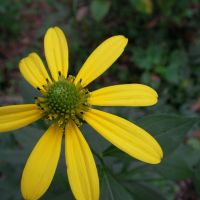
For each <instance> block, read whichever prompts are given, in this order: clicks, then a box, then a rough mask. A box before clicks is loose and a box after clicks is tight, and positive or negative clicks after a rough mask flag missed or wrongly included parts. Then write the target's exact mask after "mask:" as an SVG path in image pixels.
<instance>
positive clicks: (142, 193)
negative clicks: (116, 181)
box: [125, 181, 166, 200]
mask: <svg viewBox="0 0 200 200" xmlns="http://www.w3.org/2000/svg"><path fill="white" fill-rule="evenodd" d="M125 185H126V188H127V189H128V191H129V192H131V193H132V194H133V196H134V198H135V199H136V200H147V199H148V200H157V199H159V200H166V198H165V197H164V195H163V194H162V193H161V192H160V191H159V190H158V189H156V188H154V187H153V186H149V185H147V184H145V183H139V182H137V183H136V182H133V181H130V182H126V183H125Z"/></svg>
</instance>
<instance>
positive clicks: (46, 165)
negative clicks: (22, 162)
mask: <svg viewBox="0 0 200 200" xmlns="http://www.w3.org/2000/svg"><path fill="white" fill-rule="evenodd" d="M62 135H63V130H62V129H60V128H59V127H58V126H57V125H52V126H51V127H49V129H48V130H47V131H46V132H45V133H44V135H43V136H42V137H41V138H40V140H39V141H38V143H37V144H36V146H35V147H34V149H33V151H32V152H31V154H30V156H29V158H28V160H27V163H26V166H25V168H24V171H23V174H22V180H21V191H22V195H23V197H24V199H28V200H36V199H39V198H40V197H41V196H42V195H43V194H44V193H45V192H46V190H47V189H48V188H49V185H50V184H51V181H52V179H53V176H54V174H55V171H56V167H57V164H58V160H59V156H60V151H61V142H62Z"/></svg>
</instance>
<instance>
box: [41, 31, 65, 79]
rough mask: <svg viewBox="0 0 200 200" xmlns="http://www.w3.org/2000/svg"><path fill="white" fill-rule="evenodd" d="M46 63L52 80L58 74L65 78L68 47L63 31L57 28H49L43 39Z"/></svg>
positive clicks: (56, 77)
mask: <svg viewBox="0 0 200 200" xmlns="http://www.w3.org/2000/svg"><path fill="white" fill-rule="evenodd" d="M44 50H45V56H46V59H47V63H48V66H49V69H50V72H51V75H52V77H53V79H54V80H56V81H57V80H58V77H59V72H60V73H61V74H62V75H63V76H64V77H66V76H67V72H68V45H67V40H66V38H65V35H64V33H63V31H62V30H61V29H60V28H58V27H52V28H49V29H48V30H47V32H46V35H45V38H44Z"/></svg>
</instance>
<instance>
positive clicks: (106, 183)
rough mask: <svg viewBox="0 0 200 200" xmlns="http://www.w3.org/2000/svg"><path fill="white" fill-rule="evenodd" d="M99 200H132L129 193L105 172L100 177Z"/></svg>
mask: <svg viewBox="0 0 200 200" xmlns="http://www.w3.org/2000/svg"><path fill="white" fill-rule="evenodd" d="M100 199H101V200H124V199H126V200H133V198H132V197H131V195H130V194H129V192H128V191H127V190H126V189H125V188H124V187H123V186H122V185H121V184H120V183H119V182H117V181H116V180H115V178H114V177H113V176H112V175H111V174H109V172H107V171H103V172H102V176H101V196H100Z"/></svg>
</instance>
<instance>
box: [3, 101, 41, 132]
mask: <svg viewBox="0 0 200 200" xmlns="http://www.w3.org/2000/svg"><path fill="white" fill-rule="evenodd" d="M41 117H42V112H41V110H39V108H38V107H37V106H36V105H35V104H22V105H12V106H3V107H0V132H6V131H12V130H15V129H18V128H21V127H24V126H27V125H28V124H30V123H32V122H34V121H36V120H38V119H40V118H41Z"/></svg>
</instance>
